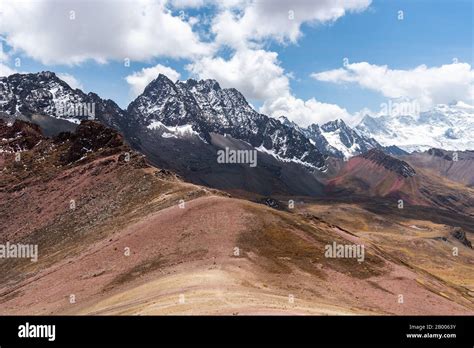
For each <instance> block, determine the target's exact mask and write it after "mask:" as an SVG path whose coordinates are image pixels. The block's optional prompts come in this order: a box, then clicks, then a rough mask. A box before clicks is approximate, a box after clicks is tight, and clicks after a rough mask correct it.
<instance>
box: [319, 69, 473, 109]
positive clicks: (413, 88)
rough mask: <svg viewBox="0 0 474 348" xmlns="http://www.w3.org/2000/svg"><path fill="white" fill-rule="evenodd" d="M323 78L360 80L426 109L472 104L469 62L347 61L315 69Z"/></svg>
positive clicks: (347, 81) (363, 85)
mask: <svg viewBox="0 0 474 348" xmlns="http://www.w3.org/2000/svg"><path fill="white" fill-rule="evenodd" d="M311 76H312V77H313V78H314V79H316V80H319V81H327V82H333V83H357V84H359V85H360V86H361V87H364V88H368V89H371V90H374V91H377V92H379V93H381V94H382V95H383V96H385V97H388V98H406V99H411V100H416V101H417V102H418V103H419V104H420V106H421V108H422V109H427V108H430V107H432V106H434V105H436V104H447V103H450V102H453V101H465V102H468V103H471V104H472V100H473V97H474V93H473V91H474V89H473V83H474V73H473V71H472V69H471V66H470V65H469V64H467V63H452V64H446V65H441V66H439V67H428V66H426V65H420V66H417V67H415V68H413V69H408V70H400V69H390V68H389V67H388V66H386V65H374V64H369V63H367V62H359V63H353V64H347V65H346V66H345V67H343V68H339V69H334V70H328V71H323V72H319V73H313V74H311Z"/></svg>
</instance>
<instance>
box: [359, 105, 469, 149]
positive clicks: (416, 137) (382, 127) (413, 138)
mask: <svg viewBox="0 0 474 348" xmlns="http://www.w3.org/2000/svg"><path fill="white" fill-rule="evenodd" d="M356 130H357V131H359V132H360V133H361V134H363V135H365V136H369V137H373V138H375V139H376V140H377V141H378V142H379V143H380V144H382V145H384V146H390V145H397V146H399V147H400V148H402V149H404V150H406V151H409V152H413V151H425V150H428V149H429V148H432V147H436V148H443V149H446V150H460V151H461V150H470V149H474V138H473V137H472V134H474V108H473V107H472V106H470V105H468V104H465V103H461V102H458V103H453V104H449V105H448V104H440V105H437V106H435V107H433V108H432V109H430V110H428V111H425V112H421V113H420V114H419V115H415V116H413V115H382V116H379V117H372V116H369V115H366V116H365V117H364V118H363V119H362V121H361V122H360V123H359V125H358V126H357V127H356Z"/></svg>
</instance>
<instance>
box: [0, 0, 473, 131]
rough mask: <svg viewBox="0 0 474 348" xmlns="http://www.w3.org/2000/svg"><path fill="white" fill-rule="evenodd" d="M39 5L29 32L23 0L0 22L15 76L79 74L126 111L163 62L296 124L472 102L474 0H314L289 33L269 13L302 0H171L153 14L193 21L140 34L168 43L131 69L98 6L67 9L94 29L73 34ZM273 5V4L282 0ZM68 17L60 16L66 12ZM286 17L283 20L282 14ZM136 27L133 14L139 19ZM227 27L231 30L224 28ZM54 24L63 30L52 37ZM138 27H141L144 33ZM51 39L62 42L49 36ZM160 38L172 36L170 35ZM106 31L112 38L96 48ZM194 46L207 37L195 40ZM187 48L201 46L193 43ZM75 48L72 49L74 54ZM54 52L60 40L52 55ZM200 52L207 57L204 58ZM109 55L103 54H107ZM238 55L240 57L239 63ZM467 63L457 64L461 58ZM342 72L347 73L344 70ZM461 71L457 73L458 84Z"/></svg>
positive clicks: (87, 87)
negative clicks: (406, 104) (139, 82)
mask: <svg viewBox="0 0 474 348" xmlns="http://www.w3.org/2000/svg"><path fill="white" fill-rule="evenodd" d="M150 1H151V2H153V1H152V0H150ZM232 1H234V2H235V0H232ZM264 1H265V0H264ZM38 2H39V3H41V4H40V5H36V7H35V6H32V7H31V8H27V9H21V10H22V11H23V12H25V13H26V14H25V17H24V18H20V19H19V20H23V23H27V24H24V26H23V27H21V26H20V24H21V23H14V22H13V20H10V21H11V23H10V22H8V21H6V23H5V22H4V19H5V16H6V15H8V14H9V12H8V11H9V8H8V7H9V6H10V7H12V8H15V6H18V5H17V4H15V2H14V1H9V0H7V1H6V3H7V6H6V9H7V10H6V13H4V14H2V16H3V18H2V22H4V24H3V25H2V24H0V33H1V36H2V39H3V50H4V52H5V53H6V57H3V58H4V59H3V60H2V64H3V66H4V67H7V68H5V69H6V70H7V71H10V70H9V69H11V70H15V71H19V72H37V71H42V70H51V71H54V72H57V73H63V74H69V75H70V76H71V78H72V77H73V78H75V80H76V81H77V83H79V84H80V85H81V86H82V88H83V90H84V91H94V92H96V93H98V94H99V95H100V96H101V97H103V98H110V99H113V100H115V101H116V102H117V103H118V104H119V105H120V106H121V107H126V106H127V104H128V103H129V102H130V101H131V100H132V99H133V98H134V97H135V96H136V94H137V93H136V88H135V93H133V89H132V90H131V87H133V86H131V85H130V83H128V82H127V81H126V77H127V76H129V75H131V74H133V73H137V74H140V72H141V71H142V69H144V68H151V67H155V66H158V68H157V71H161V70H160V69H162V67H167V68H169V69H173V70H174V71H175V72H176V74H179V75H180V79H186V78H188V77H194V78H207V77H212V78H216V79H217V80H218V81H219V82H220V83H221V85H223V86H224V87H236V88H237V89H239V90H241V91H242V92H243V93H244V95H245V96H246V97H247V99H248V100H249V101H250V102H251V103H252V105H254V106H255V107H256V108H257V109H260V111H261V112H265V113H269V114H273V116H278V115H279V114H282V113H287V114H289V115H290V118H292V119H294V120H295V121H297V122H299V123H302V124H305V123H311V122H323V121H326V120H328V119H331V118H336V117H341V118H347V119H349V120H350V119H351V118H352V117H354V116H353V115H354V114H355V113H357V112H358V111H360V110H362V109H364V108H368V109H370V110H373V111H377V110H378V109H379V108H380V104H381V103H383V102H386V101H387V100H388V99H394V98H395V99H397V98H407V99H417V100H419V101H420V103H421V104H422V106H423V107H425V108H428V107H430V106H432V105H434V104H436V103H444V102H448V101H451V100H463V101H464V102H467V103H470V104H472V70H471V66H472V65H473V27H474V26H473V2H472V1H470V0H444V1H441V0H435V1H429V0H399V1H389V0H384V1H378V0H375V1H372V2H370V1H369V0H362V1H361V2H360V3H361V4H360V5H359V4H357V9H355V10H354V9H353V8H351V7H350V6H355V5H351V4H350V5H347V6H346V5H342V7H343V9H344V10H345V12H344V14H343V15H337V16H334V17H333V18H329V19H321V18H319V17H320V13H321V12H324V11H326V12H324V13H329V14H330V13H332V12H331V10H333V8H321V6H323V5H314V6H320V7H319V8H317V9H313V8H311V6H312V5H311V2H307V3H304V1H303V2H301V1H300V4H299V5H298V6H299V7H298V8H297V10H295V18H296V20H294V21H293V22H292V23H291V26H290V25H288V27H286V26H285V25H286V24H284V25H283V27H281V28H280V23H270V21H272V20H273V18H274V17H275V15H274V14H271V15H269V16H268V17H265V13H267V12H269V9H270V10H275V11H280V9H281V13H283V14H285V16H286V13H288V11H291V10H292V8H293V7H292V6H293V4H292V2H291V1H288V2H286V3H285V1H283V0H280V1H277V2H276V3H275V4H276V5H275V6H274V7H273V8H270V7H267V8H258V6H260V5H255V4H252V1H250V2H246V3H243V4H237V5H229V6H228V7H220V6H217V5H215V4H214V3H212V0H209V1H208V2H205V3H204V4H203V3H202V2H201V1H200V0H194V1H193V0H189V1H184V2H183V1H182V0H181V1H180V0H176V1H175V2H173V3H170V2H167V3H164V2H162V4H161V5H160V6H161V7H160V8H159V9H153V11H164V12H163V13H165V15H164V16H167V17H159V18H163V21H168V20H174V21H175V22H176V20H178V21H179V20H181V19H182V22H183V23H177V22H176V25H177V28H176V29H171V30H170V32H169V33H166V30H167V29H157V30H156V32H154V33H151V34H153V35H151V34H150V33H145V32H143V34H140V33H141V32H139V34H140V35H143V37H146V39H144V40H143V46H144V47H145V46H146V47H150V46H153V45H156V47H154V46H153V50H151V49H150V50H148V51H147V49H145V48H144V52H143V53H137V52H136V51H137V48H136V47H137V46H133V48H134V51H133V52H134V54H135V55H136V56H137V57H138V58H134V59H133V58H132V60H131V64H130V66H129V67H126V66H124V63H123V59H122V57H125V56H127V54H126V53H127V52H126V53H125V54H122V55H121V54H120V53H121V51H120V49H121V48H120V45H121V44H122V43H123V42H125V41H126V40H129V37H128V36H127V35H128V34H127V32H125V31H124V32H123V33H118V34H117V36H120V35H124V39H123V40H125V41H122V42H121V41H120V40H118V39H117V40H116V37H115V36H114V35H115V32H114V31H110V32H107V30H103V27H101V26H100V25H99V26H98V27H97V28H94V25H89V24H88V22H87V21H88V20H92V19H90V17H91V14H90V12H91V10H90V8H87V11H89V13H86V11H85V10H82V11H81V9H82V7H81V6H83V5H82V3H81V1H80V0H71V1H70V2H69V3H68V5H69V7H68V6H65V7H64V8H63V10H64V11H66V13H69V11H68V10H69V9H75V11H76V15H77V16H78V17H77V18H76V19H75V22H74V25H77V23H78V21H79V22H80V24H82V26H81V28H79V29H78V28H76V27H74V31H73V32H71V33H69V32H68V30H72V29H71V28H70V24H69V22H61V21H60V19H57V23H56V22H55V21H56V17H55V12H54V11H53V13H52V14H51V17H50V18H44V20H43V21H41V20H40V19H36V20H35V19H31V20H28V19H29V18H28V17H27V16H34V15H37V16H41V13H48V11H47V10H48V7H47V6H56V8H57V7H58V1H57V0H51V1H50V0H43V1H38ZM97 2H98V3H99V2H102V3H104V4H105V5H104V6H103V7H104V9H103V11H104V12H103V13H107V12H106V8H107V7H108V8H110V13H111V14H110V13H109V14H106V15H104V16H105V17H104V18H102V20H103V21H104V23H111V24H110V25H111V26H112V25H113V23H114V22H113V21H114V18H112V19H110V18H109V17H108V16H114V11H117V21H118V22H117V23H120V21H119V20H122V21H123V14H124V13H127V11H130V10H129V9H127V8H124V9H116V8H117V7H119V6H118V5H115V4H117V2H115V3H113V2H108V1H107V0H101V1H97ZM158 2H159V1H158ZM352 2H356V0H352ZM8 3H9V4H8ZM138 3H140V4H141V3H143V6H144V11H147V10H148V9H149V8H148V7H147V6H149V3H147V0H141V1H139V2H137V4H138ZM313 3H314V2H313ZM63 4H64V3H62V4H61V6H63ZM140 4H138V5H137V6H140ZM25 6H26V5H25ZM28 6H29V5H28ZM252 6H253V7H252ZM263 6H265V5H263ZM266 6H272V5H271V2H269V3H268V4H267V5H266ZM324 6H328V7H330V6H333V5H324ZM334 6H335V5H334ZM344 6H345V7H344ZM277 7H279V8H280V9H278V8H277ZM10 10H11V9H10ZM313 10H314V15H313V16H312V15H311V11H313ZM42 11H43V12H42ZM64 11H63V12H64ZM120 11H124V12H120ZM150 11H152V10H150ZM167 11H171V12H167ZM226 11H227V12H228V13H232V14H233V16H234V17H233V18H231V19H229V18H227V19H222V18H221V17H219V16H220V15H222V14H223V13H227V12H226ZM259 11H260V12H259ZM262 11H266V12H262ZM298 11H299V12H298ZM302 11H304V12H307V13H308V15H307V16H306V17H305V18H302V19H301V16H298V15H299V14H301V13H302ZM399 11H403V20H399V19H398V18H397V17H398V16H399ZM2 12H3V11H2ZM61 13H62V12H59V15H58V14H56V15H58V16H61V15H62V14H61ZM101 13H102V12H101V9H98V10H97V14H94V15H96V16H98V18H100V14H101ZM276 13H277V16H278V15H279V14H280V12H276ZM256 14H258V17H257V15H256ZM304 14H305V15H306V13H304ZM158 15H159V16H161V12H160V14H157V13H154V14H153V16H154V17H153V18H150V23H151V26H153V25H154V23H156V22H158V21H159V20H160V19H156V18H157V16H158ZM180 15H181V18H180ZM246 15H247V16H248V18H257V21H258V20H261V23H255V21H254V22H252V20H248V21H246V20H242V18H244V17H245V16H246ZM318 16H319V17H318ZM171 17H173V18H171ZM154 18H155V19H154ZM219 18H221V19H220V20H219ZM94 20H97V18H94ZM133 20H134V19H133V18H130V22H133ZM153 20H154V21H153ZM35 21H36V22H38V23H36V22H35ZM226 21H227V22H226ZM29 23H31V24H29ZM170 23H174V22H170ZM216 23H223V25H222V26H218V25H217V24H216ZM264 23H265V24H266V25H268V26H269V27H272V26H271V25H273V24H274V26H273V27H272V29H271V30H268V32H265V30H264V29H262V28H263V26H264ZM283 23H284V22H283ZM35 25H36V26H37V27H35ZM102 25H106V24H102ZM131 25H133V24H131ZM231 25H235V27H232V28H233V29H232V30H233V31H234V32H235V37H234V34H233V32H232V30H229V31H226V28H227V27H231ZM252 25H253V26H254V27H252ZM49 26H51V28H50V29H51V32H48V27H49ZM61 26H63V27H64V28H63V27H61ZM186 26H188V27H189V28H190V30H188V28H186ZM24 27H26V29H25V28H24ZM44 27H46V29H44ZM168 27H169V26H168ZM178 27H179V28H178ZM58 28H59V30H58ZM222 28H223V29H222ZM62 29H64V30H62ZM125 29H127V28H125ZM53 30H54V32H53ZM127 30H128V32H131V31H133V30H135V28H133V27H131V28H128V29H127ZM137 30H138V29H137ZM139 30H148V29H143V28H140V29H139ZM62 31H64V35H63V36H57V35H62V34H61V32H62ZM119 31H120V30H119ZM190 31H192V33H191V34H190ZM22 33H23V34H24V33H26V34H31V35H32V36H34V35H35V33H37V34H36V35H37V36H38V37H37V42H38V46H35V42H22V41H21V38H22V36H21V34H22ZM242 33H243V34H242ZM295 33H297V34H295ZM149 34H150V35H149ZM48 35H49V36H50V37H52V39H49V38H48ZM78 35H82V36H84V37H86V39H85V40H83V41H82V42H81V43H79V44H78V45H76V46H74V44H71V42H72V41H74V40H75V39H74V38H75V37H77V36H78ZM107 35H109V36H110V38H109V36H107ZM148 35H149V36H148ZM160 35H163V36H164V35H167V36H166V38H164V37H161V36H160ZM96 36H97V37H98V38H100V40H102V41H97V43H94V40H95V39H94V38H95V37H96ZM170 37H171V38H172V39H173V40H176V41H175V42H166V44H163V45H168V46H169V47H168V46H167V47H166V48H161V47H160V42H162V41H169V38H170ZM87 38H90V40H87ZM140 39H141V36H140ZM194 39H196V40H197V42H195V41H192V40H194ZM58 40H59V41H61V42H62V40H64V42H65V43H66V42H68V44H62V46H58V45H57V41H58ZM97 40H98V39H97ZM113 40H115V41H116V44H115V43H114V44H115V45H116V46H117V47H115V46H114V44H110V45H108V47H104V49H103V50H101V47H100V46H101V42H110V41H113ZM147 40H149V41H147ZM115 41H114V42H115ZM171 41H172V40H171ZM187 41H189V42H191V41H192V42H191V43H190V44H189V45H187ZM89 42H90V44H89ZM183 42H184V43H185V46H183V47H184V49H181V51H186V50H187V47H189V52H183V54H180V53H176V52H175V51H173V47H174V46H175V47H176V45H177V44H180V43H183ZM69 44H70V45H71V46H70V47H71V48H70V51H71V52H69V51H68V49H67V47H69V46H68V45H69ZM48 45H51V48H50V50H49V47H48ZM173 45H174V46H173ZM66 46H67V47H66ZM78 46H79V47H78ZM104 46H107V45H104ZM210 46H212V47H211V48H210ZM64 47H66V48H64ZM55 50H56V51H58V54H54V55H53V53H51V52H54V51H55ZM138 50H140V45H139V44H138ZM197 51H199V53H198V54H196V53H195V52H197ZM201 51H202V52H204V53H202V52H201ZM272 54H277V56H276V55H275V56H272ZM68 55H70V57H69V56H68ZM98 55H99V56H100V57H101V58H99V59H98V58H97V56H98ZM234 55H235V56H236V57H235V59H234V60H232V58H233V56H234ZM257 55H260V57H261V59H259V60H257V63H252V57H254V56H257ZM18 57H20V58H21V66H20V67H16V66H15V58H18ZM78 57H80V58H78ZM102 58H103V59H102ZM343 58H347V59H348V63H349V64H353V63H361V62H365V63H366V64H365V65H364V66H356V65H354V66H351V65H349V66H348V67H346V68H344V67H343ZM455 58H457V61H453V59H455ZM219 59H220V60H219ZM98 60H102V61H101V62H98ZM466 63H467V65H466ZM251 64H254V65H255V64H262V67H259V66H254V67H251V66H250V67H249V66H246V65H251ZM423 64H424V65H426V68H427V71H421V72H414V71H413V70H414V69H415V68H416V67H418V66H420V65H423ZM444 65H449V67H446V68H441V67H442V66H444ZM190 66H192V67H190ZM383 66H388V69H389V70H390V71H386V72H384V73H383V74H384V75H383V76H380V72H378V71H379V69H378V68H379V67H383ZM236 67H237V68H238V69H242V74H239V73H237V74H231V73H230V72H229V71H231V70H232V69H235V68H236ZM218 69H220V70H218ZM338 69H343V70H345V71H336V70H338ZM392 70H393V71H392ZM167 71H168V70H167ZM394 71H395V72H394ZM323 72H332V73H330V74H325V75H318V77H317V78H315V77H314V76H313V77H312V76H311V74H314V73H323ZM260 73H261V74H262V77H261V79H260V80H261V81H257V80H258V79H259V76H255V75H258V74H260ZM4 75H5V74H4ZM148 75H149V74H148ZM148 75H147V74H146V73H144V72H143V73H142V74H141V75H139V78H141V79H143V81H144V82H148V81H149V80H150V79H151V77H150V76H148ZM239 75H241V76H239ZM458 75H459V76H458ZM469 75H471V76H469ZM452 76H455V77H456V78H455V79H454V80H453V79H452V78H451V77H452ZM438 77H439V80H440V81H441V82H443V79H446V84H445V85H446V91H444V90H443V84H442V83H441V82H440V83H438V84H436V83H434V82H433V80H438ZM266 79H268V81H267V80H266ZM254 80H255V81H254ZM249 81H252V82H249ZM262 81H263V82H262ZM414 81H415V82H414ZM416 81H419V83H420V86H421V87H419V88H417V86H414V85H413V84H415V83H416ZM267 86H269V88H268V90H267ZM270 86H271V87H270ZM135 87H136V86H135ZM281 96H284V98H281ZM310 100H314V103H313V102H309V101H310ZM310 121H311V122H310Z"/></svg>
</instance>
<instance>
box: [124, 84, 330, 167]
mask: <svg viewBox="0 0 474 348" xmlns="http://www.w3.org/2000/svg"><path fill="white" fill-rule="evenodd" d="M127 111H128V113H129V115H130V118H131V120H132V122H133V124H134V125H135V126H136V127H141V128H144V127H146V128H149V129H150V128H153V127H154V125H157V124H158V125H160V124H162V125H165V126H169V127H177V126H183V125H190V126H191V127H192V129H193V130H194V131H196V132H198V133H199V134H200V136H201V137H202V138H203V139H205V140H206V141H207V142H209V141H210V134H211V133H217V134H221V135H224V134H226V135H230V136H231V137H233V138H235V139H239V140H242V141H245V142H248V143H249V144H250V145H252V146H253V147H255V148H263V150H264V151H266V152H271V153H273V154H274V155H275V156H277V157H280V158H282V159H283V160H287V161H296V162H299V163H305V164H306V165H307V166H308V167H312V168H314V169H321V170H323V169H324V168H325V158H324V156H323V154H321V152H320V151H319V150H318V149H317V148H316V147H315V146H314V145H313V144H312V143H311V142H310V141H309V140H308V139H307V138H306V137H305V136H304V135H303V134H301V133H300V132H298V131H297V130H295V129H293V128H291V127H289V126H286V125H283V124H281V123H280V122H279V121H278V120H276V119H273V118H270V117H268V116H265V115H262V114H259V113H258V112H256V111H255V110H254V109H252V107H251V106H250V105H249V104H248V103H247V101H246V100H245V98H244V96H243V95H242V94H241V93H240V92H238V91H237V90H236V89H233V88H229V89H223V88H221V87H220V86H219V84H218V83H217V82H216V81H214V80H201V81H196V80H192V79H190V80H188V81H186V82H177V83H173V82H172V81H171V80H169V79H168V78H167V77H166V76H164V75H159V76H158V78H157V79H155V80H154V81H153V82H151V83H150V84H149V85H148V86H147V88H146V89H145V91H144V92H143V94H142V95H140V96H139V97H138V98H137V99H136V100H134V101H133V102H132V103H131V104H130V105H129V107H128V110H127Z"/></svg>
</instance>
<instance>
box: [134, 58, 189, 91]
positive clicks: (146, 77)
mask: <svg viewBox="0 0 474 348" xmlns="http://www.w3.org/2000/svg"><path fill="white" fill-rule="evenodd" d="M159 74H163V75H166V76H167V77H168V78H169V79H171V80H172V81H176V80H178V79H179V77H180V74H179V72H177V71H176V70H174V69H172V68H170V67H167V66H164V65H161V64H157V65H155V66H153V67H151V68H143V69H142V70H140V71H136V72H134V73H133V74H131V75H128V76H126V77H125V80H126V81H127V83H128V84H129V85H130V90H131V92H132V95H133V96H134V97H136V96H138V95H140V94H141V93H142V92H143V91H144V90H145V87H146V86H147V85H148V84H149V83H150V82H151V81H153V80H154V79H156V78H157V77H158V75H159Z"/></svg>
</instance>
